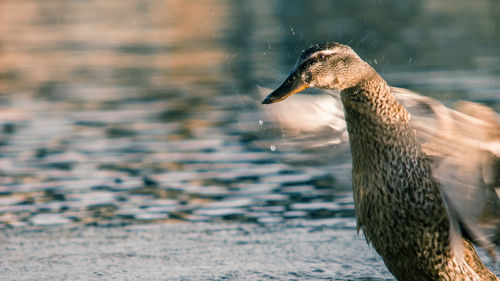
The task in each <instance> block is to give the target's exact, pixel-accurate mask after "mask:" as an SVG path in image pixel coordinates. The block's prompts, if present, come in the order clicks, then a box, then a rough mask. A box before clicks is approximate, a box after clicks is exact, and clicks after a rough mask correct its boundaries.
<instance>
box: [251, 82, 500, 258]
mask: <svg viewBox="0 0 500 281" xmlns="http://www.w3.org/2000/svg"><path fill="white" fill-rule="evenodd" d="M260 90H261V92H262V93H261V94H262V96H265V95H266V94H268V93H269V92H270V90H268V89H265V88H261V89H260ZM391 91H392V93H393V94H394V95H395V96H396V98H397V99H398V101H399V102H400V103H402V104H403V105H404V106H405V107H406V108H407V109H408V111H409V112H410V115H411V119H410V120H411V121H410V123H411V126H412V127H413V128H414V129H415V132H416V134H417V138H418V140H419V142H420V143H421V144H422V147H423V149H424V151H425V153H426V154H427V155H429V157H430V158H431V159H432V161H433V172H434V175H435V177H436V178H437V179H438V180H439V182H440V183H441V185H442V193H443V198H444V200H445V203H446V205H447V208H448V210H449V214H450V219H451V220H452V223H454V224H456V225H457V227H458V228H459V230H458V232H460V234H462V235H464V236H468V237H469V238H470V239H471V240H473V241H474V242H476V243H477V244H479V245H480V246H482V247H484V248H485V249H487V250H488V251H489V252H490V253H493V250H494V248H495V244H497V245H500V200H499V196H500V123H499V121H498V116H497V114H496V113H495V112H494V111H493V110H492V109H490V108H488V107H486V106H483V105H479V104H476V103H468V102H460V103H459V104H457V108H456V109H457V110H452V109H449V108H447V107H445V106H444V105H443V104H441V103H439V102H438V101H436V100H433V99H431V98H429V97H424V96H421V95H419V94H417V93H415V92H412V91H409V90H406V89H401V88H391ZM262 108H263V110H264V115H265V116H266V117H265V118H267V119H265V122H268V123H270V124H274V126H275V127H276V128H277V131H279V132H280V135H279V137H278V138H274V139H273V140H271V142H272V143H273V145H275V146H276V148H277V149H282V150H294V149H298V150H301V151H306V152H307V153H301V155H302V156H303V155H310V157H309V158H311V159H315V160H316V161H317V160H318V159H323V160H324V162H327V161H332V160H334V161H335V157H334V156H335V155H334V154H335V153H343V155H348V154H349V153H345V152H346V151H347V152H348V151H349V145H348V136H347V132H346V123H345V120H344V113H343V107H342V103H341V101H340V97H339V95H338V93H332V92H325V93H323V94H319V95H304V94H299V95H294V96H291V97H289V98H288V99H287V100H285V101H283V102H280V103H275V104H271V105H266V106H265V107H262ZM267 145H269V144H267ZM345 159H346V158H342V160H343V161H345Z"/></svg>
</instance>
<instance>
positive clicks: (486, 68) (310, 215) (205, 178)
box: [0, 0, 500, 235]
mask: <svg viewBox="0 0 500 281" xmlns="http://www.w3.org/2000/svg"><path fill="white" fill-rule="evenodd" d="M323 41H338V42H342V43H346V44H349V45H350V46H352V47H353V48H354V49H355V50H356V51H357V52H358V53H359V54H360V56H361V57H363V58H364V59H365V60H367V61H368V62H369V63H371V64H372V65H373V66H374V67H375V68H376V69H377V70H378V71H379V73H381V74H382V76H383V77H384V78H386V80H388V82H389V83H390V84H391V85H393V86H400V87H406V88H410V89H412V90H415V91H418V92H420V93H423V94H425V95H428V96H432V97H434V98H437V99H439V100H440V101H442V102H444V103H445V104H447V105H451V104H453V103H454V102H455V101H457V100H458V99H466V100H471V101H477V102H482V103H485V104H488V105H489V106H492V107H493V108H495V109H496V111H497V112H498V111H499V110H500V79H499V78H500V2H499V1H496V0H477V1H466V0H444V1H443V0H441V1H438V0H424V1H410V0H402V1H396V0H393V1H390V0H379V1H371V0H361V1H351V0H342V1H319V0H314V1H299V0H286V1H285V0H282V1H279V0H270V1H267V0H266V1H263V0H262V1H261V0H258V1H250V0H247V1H225V0H204V1H198V0H196V1H180V0H149V1H146V0H121V1H111V0H108V1H97V0H85V1H82V0H69V1H68V0H51V1H35V0H22V1H18V0H2V1H1V2H0V228H12V227H14V228H17V227H42V226H52V225H69V226H71V225H98V226H112V225H128V224H135V223H165V222H176V221H187V222H199V221H205V222H214V221H219V222H221V221H222V222H226V221H231V222H232V221H237V222H250V223H257V224H275V223H280V222H284V221H290V220H306V221H308V220H316V219H330V218H335V219H339V220H342V221H344V222H345V223H343V224H341V226H339V229H341V228H342V227H344V228H347V229H349V230H351V232H352V233H353V235H355V227H354V212H353V202H352V192H351V189H350V186H349V181H348V179H346V178H348V176H346V177H345V178H342V175H344V174H345V171H348V170H349V165H350V164H349V163H348V161H347V160H345V161H344V162H345V163H344V164H343V165H342V164H341V165H339V167H343V169H339V170H338V171H332V170H330V169H325V167H324V166H323V165H313V164H311V165H295V164H288V163H287V162H283V161H280V159H282V158H286V157H288V156H289V155H284V154H300V153H301V151H291V152H290V151H288V152H282V151H279V150H275V149H273V147H272V146H271V147H262V146H259V145H257V144H256V143H257V142H256V141H258V140H260V139H262V138H265V136H266V135H268V134H270V133H273V132H274V133H276V132H275V131H273V132H270V131H269V130H270V129H266V128H267V127H266V124H265V123H264V124H263V122H261V120H262V119H261V114H260V106H261V105H260V100H261V97H262V96H261V93H260V92H259V90H258V88H257V86H259V85H260V86H266V87H271V88H272V87H275V86H277V85H278V83H279V82H280V80H281V79H282V78H283V77H284V75H285V74H286V73H287V72H288V71H289V69H290V68H291V67H292V65H293V64H294V63H295V60H296V59H297V57H298V55H299V54H300V51H301V50H302V49H304V48H305V47H307V46H309V45H311V44H313V43H318V42H323ZM277 133H278V134H279V132H277ZM337 160H338V159H337ZM340 162H341V161H340Z"/></svg>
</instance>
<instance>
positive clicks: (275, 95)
mask: <svg viewBox="0 0 500 281" xmlns="http://www.w3.org/2000/svg"><path fill="white" fill-rule="evenodd" d="M307 87H309V86H308V85H307V84H305V83H304V82H302V79H300V77H298V75H296V73H292V74H291V75H290V76H288V78H287V79H286V80H285V82H283V84H281V85H280V86H279V87H278V89H276V90H274V91H273V92H272V93H270V94H269V95H268V96H267V97H266V98H265V99H264V100H263V101H262V103H263V104H270V103H275V102H279V101H282V100H284V99H286V98H288V97H289V96H291V95H293V94H296V93H298V92H300V91H303V90H305V89H307Z"/></svg>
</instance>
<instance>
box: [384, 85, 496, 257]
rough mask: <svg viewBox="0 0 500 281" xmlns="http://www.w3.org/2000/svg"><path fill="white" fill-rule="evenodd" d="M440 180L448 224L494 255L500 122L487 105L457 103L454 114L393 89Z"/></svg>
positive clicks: (407, 92)
mask: <svg viewBox="0 0 500 281" xmlns="http://www.w3.org/2000/svg"><path fill="white" fill-rule="evenodd" d="M393 92H394V93H395V94H396V95H397V97H398V100H399V101H400V102H401V103H402V104H403V105H405V106H406V107H407V108H408V110H409V111H410V112H411V125H412V127H413V128H414V129H415V131H416V133H417V137H418V138H419V141H420V142H421V144H422V147H423V149H424V151H425V153H426V154H427V155H429V157H430V158H431V159H432V161H433V173H434V176H435V177H436V178H437V179H438V180H439V182H440V184H441V188H442V194H443V198H444V200H445V203H446V205H447V208H448V212H449V215H450V220H451V221H452V224H455V226H456V228H459V229H460V231H461V232H462V235H464V236H467V237H468V238H469V239H471V240H472V241H473V242H475V243H477V244H478V245H480V246H481V247H483V248H485V249H486V250H487V251H488V252H489V254H490V255H491V256H492V257H494V251H495V244H496V245H500V200H499V196H500V122H499V120H498V116H497V114H496V113H495V112H494V111H493V110H492V109H491V108H489V107H486V106H484V105H480V104H477V103H471V102H463V101H462V102H459V103H457V105H456V110H452V109H449V108H447V107H445V106H444V105H442V104H441V103H439V102H437V101H435V100H433V99H431V98H428V97H423V96H420V95H418V94H415V93H413V92H410V91H408V90H405V89H399V88H393Z"/></svg>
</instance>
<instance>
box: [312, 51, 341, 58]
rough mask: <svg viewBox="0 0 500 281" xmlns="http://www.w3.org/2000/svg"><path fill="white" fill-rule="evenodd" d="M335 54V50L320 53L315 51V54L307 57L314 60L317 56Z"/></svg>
mask: <svg viewBox="0 0 500 281" xmlns="http://www.w3.org/2000/svg"><path fill="white" fill-rule="evenodd" d="M336 52H337V51H336V50H320V51H316V52H314V53H312V54H311V55H310V56H309V57H310V58H314V57H316V56H319V55H324V56H328V55H331V54H335V53H336Z"/></svg>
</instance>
